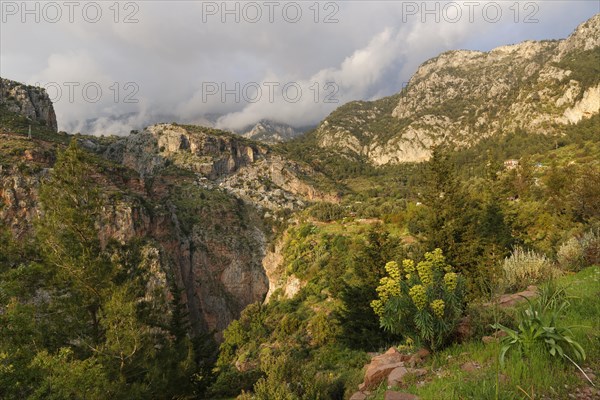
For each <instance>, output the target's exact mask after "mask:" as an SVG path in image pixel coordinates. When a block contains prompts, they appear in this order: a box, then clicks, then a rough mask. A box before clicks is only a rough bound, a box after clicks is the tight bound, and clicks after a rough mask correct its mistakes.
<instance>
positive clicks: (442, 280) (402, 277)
mask: <svg viewBox="0 0 600 400" xmlns="http://www.w3.org/2000/svg"><path fill="white" fill-rule="evenodd" d="M385 269H386V271H387V274H388V276H386V277H383V278H382V279H381V280H380V285H379V287H377V294H378V297H379V299H378V300H374V301H372V302H371V307H372V308H373V310H374V311H375V313H376V314H377V315H378V316H379V319H380V324H381V326H382V327H383V328H384V329H385V330H387V331H390V332H392V333H394V334H400V335H403V336H404V337H405V338H410V339H412V340H418V341H420V342H421V343H422V344H423V345H425V346H427V347H429V348H430V349H432V350H436V349H439V348H440V347H442V346H443V345H445V344H447V342H448V339H449V338H450V337H451V335H452V334H453V333H454V330H455V328H456V326H457V323H458V320H459V318H460V317H461V314H462V311H463V308H462V307H463V299H464V286H465V283H464V279H463V278H462V277H461V276H460V275H458V274H457V273H455V272H454V271H453V268H452V267H451V266H450V265H448V264H446V260H445V258H444V255H443V254H442V251H441V250H440V249H435V250H434V251H433V252H431V253H426V254H425V260H424V261H421V262H420V263H418V264H417V265H416V266H415V263H414V261H413V260H404V261H403V262H402V267H400V266H399V265H398V264H397V263H396V262H389V263H387V264H386V266H385Z"/></svg>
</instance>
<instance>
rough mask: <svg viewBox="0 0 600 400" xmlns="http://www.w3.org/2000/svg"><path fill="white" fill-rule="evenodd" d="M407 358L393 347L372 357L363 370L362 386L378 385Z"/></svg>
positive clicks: (402, 364) (407, 357) (401, 365)
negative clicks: (363, 379)
mask: <svg viewBox="0 0 600 400" xmlns="http://www.w3.org/2000/svg"><path fill="white" fill-rule="evenodd" d="M409 358H410V357H409V356H408V355H406V354H402V353H400V352H399V351H398V350H397V349H396V348H394V347H391V348H390V349H389V350H388V351H386V352H385V353H384V354H381V355H378V356H375V357H373V358H372V359H371V363H370V364H369V365H368V366H367V371H366V372H365V382H364V388H371V387H373V386H376V385H378V384H379V383H381V382H382V381H383V380H384V379H386V378H387V377H388V375H389V374H390V372H392V371H393V370H394V369H396V368H398V367H403V366H404V362H405V361H407V360H408V359H409Z"/></svg>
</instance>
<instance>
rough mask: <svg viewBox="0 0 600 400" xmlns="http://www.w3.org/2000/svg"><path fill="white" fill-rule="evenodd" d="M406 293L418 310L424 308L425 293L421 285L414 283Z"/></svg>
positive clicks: (425, 302) (425, 303)
mask: <svg viewBox="0 0 600 400" xmlns="http://www.w3.org/2000/svg"><path fill="white" fill-rule="evenodd" d="M408 295H409V296H410V298H411V299H412V301H413V303H415V306H416V307H417V308H418V309H419V310H422V309H424V308H425V306H426V305H427V294H426V292H425V288H424V287H423V285H415V286H413V287H411V288H410V290H409V291H408Z"/></svg>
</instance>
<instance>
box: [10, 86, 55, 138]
mask: <svg viewBox="0 0 600 400" xmlns="http://www.w3.org/2000/svg"><path fill="white" fill-rule="evenodd" d="M0 107H3V108H4V109H5V110H6V111H8V112H12V113H16V114H19V115H22V116H25V117H26V118H28V119H29V120H30V121H32V122H37V123H40V124H42V125H45V126H47V127H49V128H50V129H52V130H53V131H54V132H56V131H57V130H58V128H57V123H56V115H55V113H54V107H53V106H52V101H51V100H50V98H49V97H48V93H46V91H45V90H44V89H43V88H40V87H36V86H29V85H24V84H22V83H19V82H15V81H11V80H9V79H4V78H0Z"/></svg>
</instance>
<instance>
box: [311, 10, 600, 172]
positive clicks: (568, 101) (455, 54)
mask: <svg viewBox="0 0 600 400" xmlns="http://www.w3.org/2000/svg"><path fill="white" fill-rule="evenodd" d="M599 54H600V14H598V15H596V16H594V17H592V18H591V19H590V20H588V21H587V22H585V23H583V24H581V25H580V26H579V27H578V28H577V29H576V30H575V31H574V32H573V33H572V34H571V35H570V36H569V37H568V38H567V39H564V40H559V41H541V42H535V41H526V42H523V43H520V44H515V45H510V46H502V47H498V48H496V49H493V50H492V51H490V52H486V53H484V52H479V51H464V50H461V51H449V52H446V53H443V54H441V55H439V56H438V57H436V58H433V59H431V60H429V61H426V62H425V63H423V64H422V65H421V66H420V67H419V68H418V70H417V71H416V72H415V74H414V75H413V76H412V78H411V79H410V81H409V83H408V85H407V87H406V88H404V89H403V90H402V92H400V93H398V94H396V95H394V96H390V97H387V98H383V99H380V100H376V101H373V102H365V101H360V102H351V103H348V104H345V105H343V106H342V107H340V108H338V109H337V110H335V111H334V112H333V113H332V114H330V115H329V116H328V117H327V118H326V119H325V120H324V121H323V122H322V123H321V124H320V125H319V126H318V127H317V129H316V131H315V133H314V135H316V138H317V142H318V143H319V146H321V147H323V148H329V149H335V150H336V151H339V152H342V153H343V154H346V155H348V156H350V157H359V158H361V159H366V160H367V161H369V162H370V163H372V164H374V165H383V164H396V163H403V162H421V161H424V160H427V159H428V158H429V157H430V155H431V154H430V148H431V146H432V145H435V144H440V143H450V144H453V145H454V146H458V147H468V146H471V145H473V144H475V143H477V142H478V141H479V140H481V139H483V138H486V137H489V136H493V135H502V134H505V133H510V132H514V131H517V130H524V131H526V132H529V133H531V134H548V133H557V134H560V133H561V132H562V131H561V127H564V125H566V124H572V123H577V122H579V121H580V120H582V119H584V118H589V117H591V116H593V115H595V114H598V113H599V112H600V78H598V77H592V78H590V77H589V71H587V70H586V68H587V67H586V66H585V65H586V64H589V63H593V62H594V60H595V62H596V63H597V60H598V57H599Z"/></svg>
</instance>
